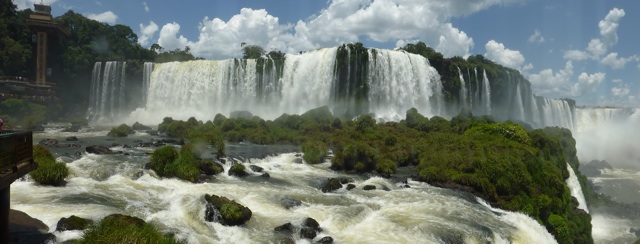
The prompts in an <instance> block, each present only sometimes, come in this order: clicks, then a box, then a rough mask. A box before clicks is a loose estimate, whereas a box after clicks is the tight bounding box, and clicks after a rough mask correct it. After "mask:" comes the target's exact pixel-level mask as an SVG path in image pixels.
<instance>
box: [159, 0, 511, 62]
mask: <svg viewBox="0 0 640 244" xmlns="http://www.w3.org/2000/svg"><path fill="white" fill-rule="evenodd" d="M522 1H524V0H475V1H472V2H468V1H467V2H464V3H462V2H459V1H423V0H332V1H330V2H329V4H328V6H327V7H326V8H325V9H322V10H321V11H320V12H318V13H317V14H316V15H313V16H311V17H309V18H308V19H306V20H300V21H298V22H296V23H293V24H290V23H280V21H279V19H278V18H277V17H274V16H272V15H270V14H269V13H267V11H266V10H262V9H259V10H254V9H247V8H245V9H242V10H240V13H239V14H236V15H234V16H232V17H231V18H230V19H229V20H226V21H225V20H221V19H219V18H213V19H209V18H208V17H205V18H204V19H203V21H202V22H200V24H199V27H198V28H199V29H200V34H199V36H198V39H197V40H186V39H185V40H186V42H183V41H177V42H175V40H178V39H180V38H179V37H177V35H179V33H178V32H175V33H173V32H171V33H173V34H174V36H173V37H169V34H170V33H169V32H166V33H165V34H166V35H165V36H163V37H162V38H164V39H165V42H170V41H168V39H167V38H172V39H173V40H174V42H171V43H174V44H178V43H180V44H181V45H189V46H190V47H191V48H192V52H193V53H194V54H195V55H196V56H200V57H204V58H216V59H219V58H228V57H237V56H239V54H240V45H239V43H241V42H246V43H250V44H255V45H260V46H262V47H265V49H266V50H271V49H274V48H275V49H279V50H281V51H285V52H298V51H304V50H309V49H317V48H321V47H330V46H336V45H338V44H342V43H348V42H357V41H361V40H362V39H363V38H366V39H369V40H373V41H376V42H396V43H397V44H404V43H407V42H409V41H410V40H416V39H418V40H421V41H424V42H425V43H427V45H429V46H431V47H434V49H436V50H437V51H439V52H441V53H443V54H444V55H445V56H446V57H450V56H463V57H465V56H467V55H468V54H469V51H470V50H471V48H473V46H474V43H473V39H472V38H471V37H469V36H468V35H467V34H466V33H465V32H464V31H461V30H460V29H458V28H457V27H455V26H454V25H453V24H452V23H451V18H453V17H460V16H465V15H469V14H472V13H474V12H477V11H481V10H484V9H487V8H489V7H491V6H495V5H504V4H509V3H514V2H522ZM174 24H175V23H174ZM174 24H171V27H172V28H173V29H172V30H175V25H174ZM167 28H169V27H167ZM162 29H164V28H162ZM167 31H169V30H167ZM400 40H402V41H400Z"/></svg>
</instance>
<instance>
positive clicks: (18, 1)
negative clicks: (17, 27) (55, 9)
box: [13, 0, 58, 10]
mask: <svg viewBox="0 0 640 244" xmlns="http://www.w3.org/2000/svg"><path fill="white" fill-rule="evenodd" d="M57 1H58V0H13V4H15V5H16V7H17V8H18V10H23V9H26V8H30V9H32V10H33V4H34V3H38V4H40V3H43V4H46V5H51V4H53V3H55V2H57Z"/></svg>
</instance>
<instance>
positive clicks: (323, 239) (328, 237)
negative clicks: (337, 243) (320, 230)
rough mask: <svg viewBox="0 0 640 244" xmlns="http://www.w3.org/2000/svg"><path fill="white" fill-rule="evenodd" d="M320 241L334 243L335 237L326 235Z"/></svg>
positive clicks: (325, 243)
mask: <svg viewBox="0 0 640 244" xmlns="http://www.w3.org/2000/svg"><path fill="white" fill-rule="evenodd" d="M318 243H321V244H331V243H333V238H332V237H331V236H325V237H322V238H320V240H318Z"/></svg>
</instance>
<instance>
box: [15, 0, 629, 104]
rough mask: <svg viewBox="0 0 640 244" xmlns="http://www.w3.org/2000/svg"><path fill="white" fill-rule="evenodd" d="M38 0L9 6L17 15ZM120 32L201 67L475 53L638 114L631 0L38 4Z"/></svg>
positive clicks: (582, 99)
mask: <svg viewBox="0 0 640 244" xmlns="http://www.w3.org/2000/svg"><path fill="white" fill-rule="evenodd" d="M40 1H41V0H14V3H15V4H16V5H18V8H19V9H22V8H26V7H32V4H33V2H40ZM44 3H47V4H51V5H52V7H53V14H54V16H57V15H61V14H63V13H64V12H66V11H67V10H73V11H75V12H77V13H81V14H84V15H85V16H87V17H89V18H92V19H96V20H98V21H102V22H105V23H108V24H123V25H128V26H130V27H131V29H133V31H134V32H136V33H137V34H138V39H139V42H140V43H141V44H142V45H143V46H150V45H151V44H153V43H159V44H160V45H161V46H163V47H164V48H165V49H175V48H184V47H185V46H189V47H190V48H191V50H192V52H193V53H194V54H195V55H197V56H200V57H204V58H207V59H224V58H229V57H239V56H240V55H241V50H240V43H242V42H246V43H249V44H256V45H260V46H262V47H265V48H266V49H267V50H273V49H277V50H281V51H285V52H297V51H304V50H310V49H317V48H322V47H331V46H336V45H338V44H340V43H348V42H357V41H360V42H363V43H365V45H366V46H369V47H378V48H390V49H393V48H396V47H397V46H402V45H404V44H406V43H409V42H415V41H417V40H421V41H424V42H425V43H427V44H428V45H429V46H432V47H434V48H435V49H436V50H437V51H440V52H442V53H443V54H445V56H454V55H458V56H467V55H475V54H481V55H485V56H486V57H487V58H489V59H491V60H494V61H495V62H497V63H500V64H503V65H505V66H508V67H512V68H515V69H518V70H520V72H521V73H523V75H524V76H525V77H526V78H527V79H529V80H530V81H531V83H532V86H533V88H534V92H535V93H536V94H538V95H543V96H547V97H553V98H573V99H575V100H576V101H577V102H578V104H579V105H601V106H606V105H613V106H632V107H639V106H640V78H639V77H640V48H638V46H637V45H636V44H637V43H640V31H638V30H639V29H638V26H637V24H638V23H640V13H639V12H638V11H640V1H630V0H624V1H623V0H586V1H585V0H565V1H556V0H467V1H462V0H460V1H440V0H329V1H320V0H317V1H316V0H314V1H301V0H271V1H268V0H241V1H229V0H188V1H180V2H176V1H152V0H146V1H141V0H109V1H107V0H99V1H87V0H44Z"/></svg>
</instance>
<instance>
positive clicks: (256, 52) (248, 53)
mask: <svg viewBox="0 0 640 244" xmlns="http://www.w3.org/2000/svg"><path fill="white" fill-rule="evenodd" d="M242 53H243V55H242V58H244V59H258V58H260V57H262V55H264V54H265V51H264V49H263V48H262V47H260V46H257V45H244V46H243V47H242Z"/></svg>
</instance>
